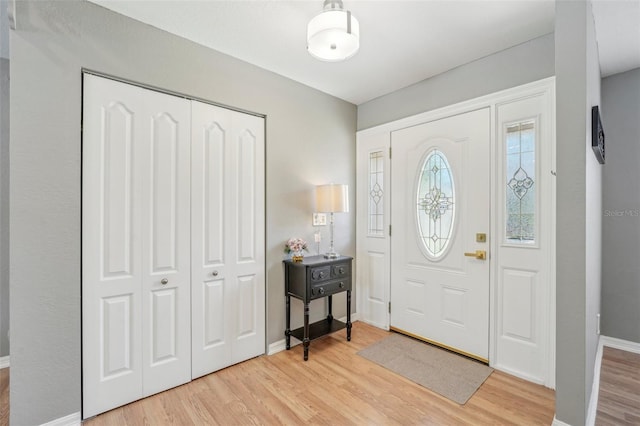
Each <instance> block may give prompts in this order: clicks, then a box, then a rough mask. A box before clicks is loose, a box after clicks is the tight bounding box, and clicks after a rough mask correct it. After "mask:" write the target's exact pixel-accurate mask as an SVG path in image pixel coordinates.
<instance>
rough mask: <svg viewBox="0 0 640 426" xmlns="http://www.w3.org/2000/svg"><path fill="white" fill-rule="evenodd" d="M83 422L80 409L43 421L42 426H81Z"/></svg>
mask: <svg viewBox="0 0 640 426" xmlns="http://www.w3.org/2000/svg"><path fill="white" fill-rule="evenodd" d="M81 424H82V419H81V417H80V412H79V411H78V412H77V413H72V414H69V415H68V416H64V417H60V418H59V419H55V420H51V421H50V422H47V423H43V424H42V425H41V426H80V425H81Z"/></svg>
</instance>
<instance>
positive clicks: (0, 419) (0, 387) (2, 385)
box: [0, 368, 9, 426]
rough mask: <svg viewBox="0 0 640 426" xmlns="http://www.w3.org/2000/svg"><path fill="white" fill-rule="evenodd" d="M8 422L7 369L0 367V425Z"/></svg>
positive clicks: (2, 425)
mask: <svg viewBox="0 0 640 426" xmlns="http://www.w3.org/2000/svg"><path fill="white" fill-rule="evenodd" d="M8 424H9V369H8V368H2V369H0V425H1V426H4V425H8Z"/></svg>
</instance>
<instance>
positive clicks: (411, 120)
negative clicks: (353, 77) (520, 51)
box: [356, 76, 556, 388]
mask: <svg viewBox="0 0 640 426" xmlns="http://www.w3.org/2000/svg"><path fill="white" fill-rule="evenodd" d="M541 94H548V95H549V101H550V102H549V103H550V105H549V107H550V109H549V111H548V113H549V116H550V117H551V123H550V129H549V130H550V139H551V140H550V143H551V170H552V174H553V173H555V170H556V123H555V76H552V77H548V78H545V79H542V80H538V81H534V82H531V83H527V84H523V85H520V86H516V87H513V88H509V89H505V90H501V91H498V92H495V93H491V94H488V95H484V96H480V97H477V98H474V99H470V100H467V101H463V102H459V103H456V104H453V105H448V106H444V107H442V108H437V109H435V110H431V111H426V112H423V113H419V114H416V115H412V116H409V117H405V118H402V119H399V120H395V121H392V122H389V123H385V124H381V125H378V126H374V127H370V128H367V129H363V130H359V131H358V132H357V139H359V138H365V137H367V136H371V137H372V136H375V135H378V136H379V135H381V134H388V135H390V134H391V132H394V131H397V130H401V129H405V128H408V127H412V126H416V125H419V124H423V123H427V122H431V121H437V120H440V119H443V118H447V117H451V116H454V115H459V114H464V113H468V112H472V111H475V110H478V109H482V108H487V107H489V108H490V117H491V126H490V145H491V148H490V149H491V154H490V155H491V164H490V174H491V176H490V185H491V188H490V197H491V204H490V205H491V208H494V207H495V204H496V199H497V194H496V190H497V188H498V186H497V185H498V182H497V178H498V176H497V158H496V154H497V139H498V138H497V136H498V135H497V129H496V124H497V123H496V119H497V114H496V110H497V106H498V105H499V104H501V103H505V102H514V101H517V100H520V99H526V98H529V97H532V96H538V95H541ZM388 140H389V144H390V138H389V139H388ZM356 149H358V148H356ZM357 155H359V153H357ZM549 197H550V198H551V200H550V210H551V212H550V213H551V223H550V230H549V232H550V233H551V247H550V250H549V259H548V267H549V271H548V272H549V283H548V288H547V289H546V291H547V293H548V297H547V302H548V312H549V317H548V324H547V327H548V330H547V332H546V354H545V366H546V368H545V370H546V377H545V378H544V383H541V384H543V385H545V386H547V387H550V388H555V352H556V350H555V349H556V343H555V339H556V271H555V266H556V241H555V233H556V181H555V179H552V180H551V193H550V194H549ZM357 220H361V219H360V218H358V219H357ZM497 230H498V223H497V218H496V215H491V217H490V232H491V235H492V236H495V235H497ZM361 238H363V236H360V235H358V236H357V239H356V252H358V253H359V252H360V249H359V248H358V245H360V244H361V243H362V242H363V241H360V240H361ZM387 247H390V243H389V244H387ZM489 249H490V250H491V254H492V256H491V257H490V258H489V262H490V272H489V298H490V299H489V364H490V365H491V366H493V361H495V360H496V359H497V333H498V328H497V327H498V324H497V312H496V309H497V288H496V287H497V282H496V277H497V272H498V271H497V269H498V261H497V260H498V255H499V244H498V241H497V240H496V239H495V238H491V241H490V244H489ZM356 260H358V259H356ZM361 267H362V266H358V268H361ZM389 274H391V272H389ZM385 278H386V280H387V284H388V286H389V287H390V284H391V276H390V275H389V276H388V277H385ZM358 281H359V276H356V282H357V283H356V286H365V285H366V283H363V282H358ZM364 293H365V292H363V291H358V292H357V302H356V306H357V307H358V308H359V307H362V306H364V303H366V301H365V300H362V299H361V297H363V296H364ZM388 295H389V296H388V297H389V300H387V301H385V302H386V303H390V302H391V300H390V291H389V293H388ZM361 319H362V320H363V321H365V322H367V318H361ZM385 328H386V329H387V330H388V329H389V328H390V316H387V324H386V327H385ZM509 373H510V374H514V373H515V374H516V375H517V372H511V371H510V372H509ZM523 378H524V379H526V380H531V378H528V377H523Z"/></svg>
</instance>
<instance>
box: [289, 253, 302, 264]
mask: <svg viewBox="0 0 640 426" xmlns="http://www.w3.org/2000/svg"><path fill="white" fill-rule="evenodd" d="M291 260H292V261H294V262H302V261H303V260H304V254H303V253H302V251H293V252H291Z"/></svg>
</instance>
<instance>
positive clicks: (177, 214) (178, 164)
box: [138, 89, 191, 396]
mask: <svg viewBox="0 0 640 426" xmlns="http://www.w3.org/2000/svg"><path fill="white" fill-rule="evenodd" d="M139 90H142V91H143V92H144V94H141V96H144V97H145V100H146V107H147V109H146V110H144V113H143V114H141V117H140V118H141V121H142V122H143V123H142V125H143V126H145V127H146V128H147V129H148V130H149V134H148V135H145V141H148V142H147V144H145V146H144V148H145V150H144V152H143V153H141V158H140V162H139V163H138V165H139V166H140V167H141V168H142V170H143V173H144V177H143V179H142V186H143V188H142V194H143V204H142V227H141V234H142V253H143V254H142V295H143V298H142V315H143V321H142V336H143V344H142V356H143V362H142V365H143V371H142V376H143V392H144V396H148V395H152V394H154V393H157V392H161V391H163V390H166V389H169V388H171V387H174V386H177V385H180V384H183V383H186V382H188V381H189V380H191V277H190V274H191V271H190V269H191V255H190V253H189V251H190V240H191V228H190V221H191V218H190V211H191V207H190V187H191V184H190V179H191V177H190V163H191V157H190V145H191V105H190V102H189V101H188V100H185V99H181V98H178V97H175V96H170V95H166V94H163V93H158V92H154V91H151V90H144V89H139Z"/></svg>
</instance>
